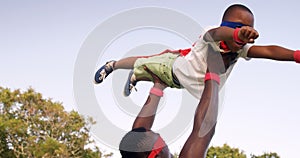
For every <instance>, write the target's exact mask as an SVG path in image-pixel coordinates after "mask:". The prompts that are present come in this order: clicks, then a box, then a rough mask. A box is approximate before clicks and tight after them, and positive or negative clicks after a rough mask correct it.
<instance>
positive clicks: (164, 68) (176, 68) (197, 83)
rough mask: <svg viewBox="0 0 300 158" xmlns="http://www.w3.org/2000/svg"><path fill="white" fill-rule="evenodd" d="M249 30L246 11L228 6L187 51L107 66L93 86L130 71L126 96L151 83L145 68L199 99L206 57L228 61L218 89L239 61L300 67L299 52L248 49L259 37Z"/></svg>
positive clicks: (249, 14)
mask: <svg viewBox="0 0 300 158" xmlns="http://www.w3.org/2000/svg"><path fill="white" fill-rule="evenodd" d="M253 26H254V16H253V13H252V12H251V10H250V9H248V8H247V7H246V6H244V5H240V4H234V5H231V6H229V7H228V8H227V9H226V11H225V12H224V14H223V18H222V23H221V26H220V27H217V28H213V29H210V30H208V31H206V32H205V33H204V34H202V36H200V38H199V40H198V41H196V42H195V44H194V45H193V47H192V48H191V49H186V50H175V51H171V50H166V51H164V52H162V53H161V54H158V55H154V56H147V57H129V58H125V59H121V60H119V61H110V62H107V63H106V64H105V65H104V66H102V67H101V68H100V69H99V70H98V71H97V72H96V74H95V83H101V82H102V81H103V79H104V78H105V77H107V76H108V75H109V74H110V73H111V72H112V71H113V70H116V69H133V71H132V72H131V73H130V74H129V77H128V81H127V83H126V85H125V89H124V94H125V96H128V95H130V93H131V90H132V88H134V86H135V85H136V83H137V81H140V80H143V81H149V80H151V81H153V79H152V77H151V75H149V74H148V73H147V72H146V71H145V70H144V67H145V66H146V67H147V68H148V69H150V70H151V71H152V72H153V73H154V74H155V75H157V76H159V77H160V79H161V80H162V81H163V82H165V84H167V85H168V86H169V87H172V88H185V89H187V90H188V91H189V92H190V93H191V94H192V95H193V96H194V97H196V98H198V99H200V97H201V94H202V91H203V88H204V77H205V73H206V69H207V61H206V57H207V55H208V54H209V53H221V54H222V55H223V56H226V57H225V58H224V57H223V59H224V60H230V64H229V65H225V66H224V71H223V72H222V74H221V87H222V85H223V84H224V83H225V80H226V79H227V77H228V75H229V74H230V73H231V70H232V68H233V66H234V65H235V62H236V61H237V59H238V58H239V57H243V58H245V59H249V58H265V59H272V60H279V61H296V62H297V63H300V51H293V50H289V49H286V48H284V47H281V46H275V45H273V46H256V45H249V43H254V41H255V39H257V38H258V36H259V34H258V32H257V31H256V30H255V29H254V28H253ZM220 64H223V63H220Z"/></svg>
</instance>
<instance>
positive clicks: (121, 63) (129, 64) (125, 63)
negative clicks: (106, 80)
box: [113, 57, 139, 70]
mask: <svg viewBox="0 0 300 158" xmlns="http://www.w3.org/2000/svg"><path fill="white" fill-rule="evenodd" d="M138 58H139V57H127V58H123V59H120V60H118V61H116V62H115V63H114V66H113V68H114V70H117V69H133V65H134V63H135V61H136V60H137V59H138Z"/></svg>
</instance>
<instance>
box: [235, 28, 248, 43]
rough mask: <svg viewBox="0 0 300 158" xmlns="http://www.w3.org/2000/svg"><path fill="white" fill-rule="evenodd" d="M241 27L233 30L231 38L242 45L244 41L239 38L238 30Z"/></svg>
mask: <svg viewBox="0 0 300 158" xmlns="http://www.w3.org/2000/svg"><path fill="white" fill-rule="evenodd" d="M240 29H241V28H236V29H235V30H234V32H233V40H234V41H235V42H236V43H237V44H239V45H244V44H245V42H244V41H242V40H241V39H240V38H239V31H240Z"/></svg>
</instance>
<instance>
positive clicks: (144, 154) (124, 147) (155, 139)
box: [119, 128, 172, 158]
mask: <svg viewBox="0 0 300 158" xmlns="http://www.w3.org/2000/svg"><path fill="white" fill-rule="evenodd" d="M119 149H120V153H121V155H122V157H123V158H133V157H135V158H156V157H159V158H171V157H172V155H171V154H170V152H169V148H168V146H167V145H166V144H165V142H164V141H163V140H162V138H161V137H160V135H159V134H157V133H154V132H153V131H147V130H146V129H145V128H137V129H133V130H132V131H130V132H128V133H127V134H126V135H125V136H124V137H123V138H122V140H121V142H120V145H119Z"/></svg>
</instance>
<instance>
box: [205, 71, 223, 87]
mask: <svg viewBox="0 0 300 158" xmlns="http://www.w3.org/2000/svg"><path fill="white" fill-rule="evenodd" d="M207 80H214V81H216V82H217V83H218V84H220V77H219V75H218V74H215V73H211V72H210V73H206V74H205V78H204V82H206V81H207Z"/></svg>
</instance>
